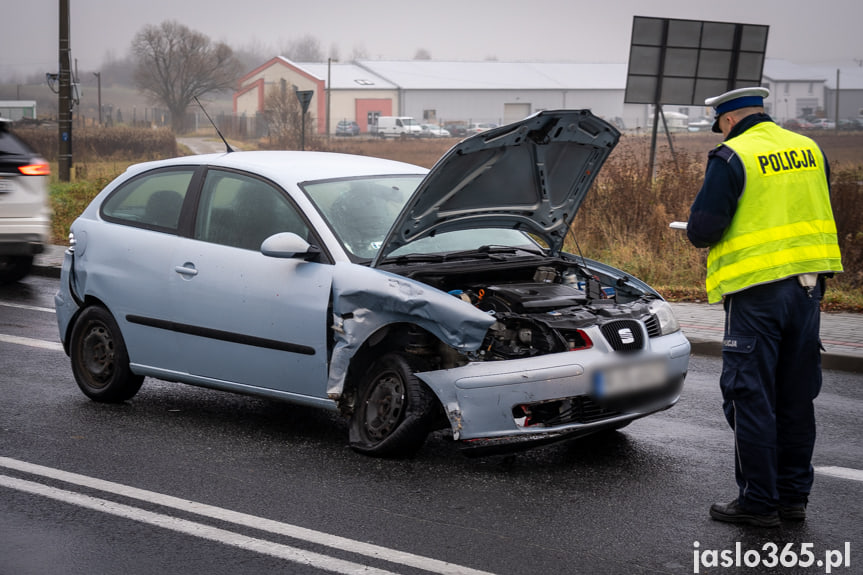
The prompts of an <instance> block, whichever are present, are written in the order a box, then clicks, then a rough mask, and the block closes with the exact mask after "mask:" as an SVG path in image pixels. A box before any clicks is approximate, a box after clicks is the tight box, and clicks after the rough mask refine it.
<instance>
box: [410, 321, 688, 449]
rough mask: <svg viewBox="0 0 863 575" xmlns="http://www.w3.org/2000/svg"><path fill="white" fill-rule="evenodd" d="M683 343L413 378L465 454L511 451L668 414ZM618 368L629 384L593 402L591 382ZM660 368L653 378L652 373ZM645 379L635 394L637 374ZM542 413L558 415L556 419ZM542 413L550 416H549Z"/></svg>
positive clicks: (482, 365)
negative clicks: (435, 403) (433, 399)
mask: <svg viewBox="0 0 863 575" xmlns="http://www.w3.org/2000/svg"><path fill="white" fill-rule="evenodd" d="M689 352H690V344H689V341H688V340H687V339H686V338H685V337H684V336H683V334H682V332H679V331H678V332H676V333H674V334H670V335H666V336H662V337H656V338H651V340H650V350H649V351H645V352H642V353H639V354H636V355H631V354H627V355H625V356H624V355H621V354H617V353H607V352H605V351H602V350H598V349H590V350H581V351H573V352H566V353H557V354H550V355H545V356H539V357H533V358H527V359H518V360H509V361H487V362H476V363H471V364H468V365H465V366H463V367H458V368H454V369H448V370H440V371H431V372H424V373H418V374H417V377H419V378H420V379H421V380H422V381H424V382H425V383H426V385H428V386H429V387H430V388H431V389H432V390H433V391H434V392H435V394H436V395H437V396H438V398H439V399H440V400H441V404H442V405H443V407H444V411H445V412H446V414H447V417H448V418H449V421H450V425H451V427H452V432H453V438H454V439H456V440H459V441H462V442H463V447H466V448H496V449H502V450H512V449H519V448H522V447H528V446H533V445H535V444H537V443H548V442H552V441H560V440H563V439H569V438H573V437H577V436H581V435H587V434H590V433H595V432H596V431H601V430H603V429H608V428H614V427H622V426H623V425H625V424H626V423H628V422H629V421H632V420H634V419H637V418H639V417H644V416H646V415H649V414H651V413H655V412H657V411H662V410H664V409H668V408H669V407H671V406H672V405H674V404H675V403H676V402H677V400H678V399H679V398H680V391H681V388H682V384H683V379H684V377H685V375H686V371H687V368H688V365H689ZM622 365H626V366H627V369H628V371H629V372H630V373H632V374H634V381H633V382H631V385H630V386H629V388H628V389H627V390H626V391H625V392H624V393H623V394H621V395H617V396H615V397H613V398H611V399H610V400H609V399H608V398H606V397H598V396H597V386H596V381H597V376H598V374H600V373H606V372H609V371H613V370H619V368H620V366H622ZM656 365H662V366H663V369H664V374H663V375H662V377H661V378H660V379H657V376H656V375H655V370H654V369H647V368H648V367H651V368H652V367H655V366H656ZM641 366H645V370H644V373H648V372H653V375H651V377H652V378H653V380H652V381H649V382H648V381H645V382H644V386H643V388H642V387H641V382H640V381H639V380H638V374H639V373H641V371H640V367H641ZM537 406H546V409H545V410H544V411H546V412H548V411H550V410H555V409H558V407H559V409H560V412H561V414H560V416H553V414H552V415H550V414H549V413H545V414H544V415H543V416H542V417H534V416H533V415H532V414H531V413H530V412H531V411H534V410H533V409H532V408H536V407H537ZM549 407H550V409H549Z"/></svg>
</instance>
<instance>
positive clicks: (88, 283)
mask: <svg viewBox="0 0 863 575" xmlns="http://www.w3.org/2000/svg"><path fill="white" fill-rule="evenodd" d="M194 174H195V166H184V167H175V168H167V169H158V170H152V171H149V172H146V173H144V174H141V175H140V176H138V177H135V178H132V179H130V180H128V181H127V182H125V183H123V184H122V185H121V186H119V187H118V188H117V189H116V190H114V191H113V192H112V193H111V195H110V196H109V197H108V198H106V200H105V202H104V203H103V204H102V206H101V208H100V214H99V215H100V217H101V219H102V220H104V222H99V223H97V224H94V225H87V222H86V221H83V222H82V223H81V229H80V230H79V233H78V236H77V241H78V245H77V247H76V258H80V259H81V265H80V266H78V270H79V271H78V272H77V273H78V275H77V283H78V286H79V288H81V289H84V290H85V293H86V294H87V295H88V296H91V297H93V298H95V299H97V300H99V301H101V302H102V303H103V304H104V305H105V306H107V308H108V310H109V311H110V312H111V313H112V315H113V316H114V318H115V320H116V321H117V323H118V325H119V326H120V330H121V332H122V333H123V338H124V340H125V343H126V348H127V350H128V353H129V360H130V362H131V363H132V364H133V365H137V366H146V367H148V368H151V369H156V370H166V371H168V372H173V371H177V370H180V369H181V365H180V364H179V363H178V360H179V356H178V353H177V342H176V338H175V334H174V333H173V331H172V330H171V329H170V325H171V321H172V318H173V317H174V307H173V303H172V302H171V299H170V298H169V297H168V294H169V293H170V290H171V288H170V285H171V283H172V282H176V281H178V279H177V277H176V275H177V274H176V273H175V272H174V271H173V265H172V258H173V253H174V250H175V249H176V245H177V241H178V239H179V236H178V230H179V228H180V216H181V210H182V206H183V204H184V202H185V200H186V196H187V192H188V190H189V188H190V183H191V181H192V179H193V177H194Z"/></svg>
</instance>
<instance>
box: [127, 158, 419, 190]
mask: <svg viewBox="0 0 863 575" xmlns="http://www.w3.org/2000/svg"><path fill="white" fill-rule="evenodd" d="M180 165H209V166H213V167H222V168H230V169H236V170H243V171H248V172H252V173H255V174H259V175H261V176H264V177H266V178H269V179H272V180H274V181H277V182H280V183H282V184H285V185H289V184H296V183H300V182H304V181H314V180H325V179H339V178H348V177H356V176H359V177H362V176H377V175H382V174H419V175H423V174H425V173H427V172H428V169H427V168H423V167H421V166H416V165H413V164H408V163H405V162H398V161H395V160H387V159H384V158H373V157H369V156H358V155H354V154H341V153H334V152H300V151H250V152H243V151H234V152H230V153H227V152H226V153H220V154H204V155H196V156H183V157H179V158H172V159H169V160H158V161H154V162H145V163H141V164H136V165H134V166H131V167H130V168H129V169H128V171H129V172H143V171H147V170H152V169H156V168H162V167H168V166H180Z"/></svg>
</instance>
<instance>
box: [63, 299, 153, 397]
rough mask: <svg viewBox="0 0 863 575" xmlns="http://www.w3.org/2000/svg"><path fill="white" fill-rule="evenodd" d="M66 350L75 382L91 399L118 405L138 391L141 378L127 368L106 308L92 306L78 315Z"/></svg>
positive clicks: (125, 355) (121, 343)
mask: <svg viewBox="0 0 863 575" xmlns="http://www.w3.org/2000/svg"><path fill="white" fill-rule="evenodd" d="M69 351H70V355H71V357H72V373H73V374H74V375H75V381H76V382H78V387H80V388H81V391H83V392H84V395H86V396H87V397H89V398H90V399H92V400H94V401H99V402H104V403H119V402H122V401H126V400H127V399H131V398H132V397H134V396H135V394H136V393H138V390H139V389H141V384H142V383H143V382H144V377H143V376H140V375H135V374H134V373H132V370H131V369H130V368H129V354H128V353H127V352H126V344H125V342H124V341H123V335H122V334H121V333H120V328H119V326H118V325H117V322H116V321H114V317H113V316H112V315H111V313H110V312H109V311H108V310H107V309H105V308H103V307H100V306H91V307H88V308H86V309H85V310H84V311H83V312H81V315H80V316H78V319H77V320H76V321H75V325H74V327H73V328H72V334H71V338H70V342H69Z"/></svg>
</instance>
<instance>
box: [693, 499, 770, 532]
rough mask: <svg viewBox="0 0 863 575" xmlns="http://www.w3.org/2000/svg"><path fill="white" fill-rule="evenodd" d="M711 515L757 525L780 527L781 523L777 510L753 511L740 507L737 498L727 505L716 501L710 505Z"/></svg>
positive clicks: (718, 518) (716, 517)
mask: <svg viewBox="0 0 863 575" xmlns="http://www.w3.org/2000/svg"><path fill="white" fill-rule="evenodd" d="M710 516H711V517H713V518H714V519H716V520H717V521H724V522H726V523H743V524H746V525H754V526H755V527H779V525H780V524H781V523H780V522H779V514H778V513H776V512H775V511H774V512H773V513H753V512H751V511H747V510H745V509H743V508H742V507H740V505H738V504H737V500H736V499H735V500H734V501H732V502H731V503H729V504H727V505H722V504H721V503H714V504H713V505H711V506H710Z"/></svg>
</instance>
